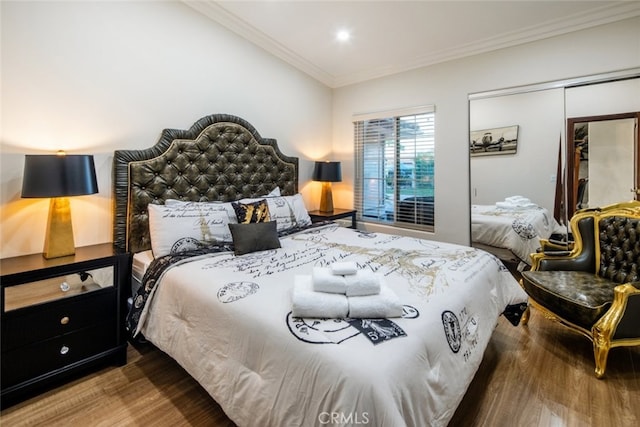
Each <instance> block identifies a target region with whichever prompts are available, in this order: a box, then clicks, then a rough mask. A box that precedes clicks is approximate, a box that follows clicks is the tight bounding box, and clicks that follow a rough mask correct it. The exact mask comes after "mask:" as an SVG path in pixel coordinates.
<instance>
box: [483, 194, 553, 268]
mask: <svg viewBox="0 0 640 427" xmlns="http://www.w3.org/2000/svg"><path fill="white" fill-rule="evenodd" d="M559 231H562V230H561V229H560V226H559V224H558V223H557V221H556V220H555V218H553V216H552V215H550V214H549V211H548V210H547V209H545V208H542V207H539V206H534V207H527V208H514V209H502V208H499V207H496V205H473V206H472V207H471V241H472V242H474V243H482V244H485V245H489V246H495V247H498V248H505V249H509V250H510V251H511V252H513V253H514V254H515V255H516V256H517V257H518V258H520V259H521V260H522V261H524V262H526V263H527V264H531V257H530V256H531V254H532V253H535V252H536V251H537V250H538V248H539V247H540V239H548V238H549V237H550V236H551V234H552V233H555V232H559Z"/></svg>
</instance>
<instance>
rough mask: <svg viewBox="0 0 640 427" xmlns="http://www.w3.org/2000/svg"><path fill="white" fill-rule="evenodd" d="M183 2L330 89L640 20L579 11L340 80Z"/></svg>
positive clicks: (231, 20) (211, 8) (626, 14)
mask: <svg viewBox="0 0 640 427" xmlns="http://www.w3.org/2000/svg"><path fill="white" fill-rule="evenodd" d="M182 2H183V3H184V4H186V5H188V6H189V7H191V8H193V9H194V10H196V11H198V12H200V13H202V14H203V15H205V16H207V17H208V18H210V19H212V20H213V21H215V22H217V23H218V24H220V25H222V26H223V27H225V28H227V29H228V30H230V31H232V32H234V33H236V34H238V35H239V36H241V37H243V38H244V39H246V40H248V41H250V42H252V43H254V44H255V45H257V46H259V47H261V48H262V49H264V50H266V51H267V52H269V53H271V54H272V55H274V56H276V57H278V58H280V59H281V60H283V61H285V62H286V63H288V64H290V65H292V66H293V67H295V68H297V69H298V70H300V71H302V72H304V73H306V74H308V75H309V76H311V77H313V78H314V79H316V80H318V81H320V82H321V83H323V84H325V85H326V86H328V87H330V88H337V87H341V86H347V85H350V84H356V83H361V82H364V81H367V80H373V79H376V78H380V77H385V76H388V75H392V74H397V73H401V72H404V71H409V70H414V69H417V68H422V67H426V66H429V65H434V64H437V63H441V62H446V61H451V60H454V59H460V58H463V57H467V56H472V55H477V54H481V53H486V52H490V51H494V50H498V49H504V48H508V47H513V46H517V45H520V44H524V43H529V42H533V41H537V40H543V39H546V38H550V37H554V36H559V35H563V34H568V33H571V32H575V31H579V30H584V29H587V28H591V27H596V26H599V25H605V24H609V23H612V22H617V21H621V20H624V19H629V18H634V17H637V16H640V2H638V1H622V2H619V3H617V4H614V5H605V6H601V7H599V8H594V9H590V10H587V11H578V12H576V13H575V14H573V15H572V16H570V17H567V18H561V19H560V18H559V19H555V20H552V21H547V22H545V23H544V24H540V25H532V26H529V27H524V28H521V29H519V30H517V31H512V32H509V33H505V34H502V35H500V36H497V37H489V38H485V39H481V40H477V41H474V42H472V43H467V44H463V45H459V46H456V47H454V48H451V49H444V50H440V51H435V52H430V53H428V54H425V55H423V56H420V57H418V58H416V59H414V60H412V61H410V62H406V63H401V64H395V65H393V66H388V67H379V68H375V69H368V70H366V71H363V72H360V73H352V74H345V75H338V76H336V75H332V74H330V73H327V72H326V71H324V70H322V69H321V68H320V67H318V66H317V65H315V64H313V63H311V62H309V61H307V60H305V59H304V58H302V57H300V56H299V55H297V54H296V53H295V52H293V51H291V50H290V49H288V48H287V47H285V46H284V45H282V44H281V43H279V42H278V41H276V40H274V39H272V38H271V37H269V36H268V35H266V34H265V33H263V32H261V31H259V30H257V29H256V28H254V27H253V26H251V25H250V24H248V23H247V22H245V21H243V20H242V19H240V18H239V17H237V16H236V15H234V14H232V13H230V12H228V11H227V10H226V9H225V8H223V7H222V6H220V5H219V4H217V2H216V1H215V0H182Z"/></svg>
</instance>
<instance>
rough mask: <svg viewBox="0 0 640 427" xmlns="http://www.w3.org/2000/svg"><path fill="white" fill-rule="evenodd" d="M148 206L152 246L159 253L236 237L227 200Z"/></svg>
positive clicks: (163, 253) (158, 254)
mask: <svg viewBox="0 0 640 427" xmlns="http://www.w3.org/2000/svg"><path fill="white" fill-rule="evenodd" d="M148 210H149V234H150V237H151V249H152V250H153V255H154V256H155V257H160V256H164V255H168V254H172V253H178V252H184V251H186V250H190V249H196V248H198V247H202V246H208V245H211V244H214V243H220V242H231V241H232V237H231V232H230V231H229V222H230V221H229V214H228V212H227V210H226V209H225V206H223V204H219V203H218V204H214V203H196V202H178V203H175V204H170V205H155V204H149V206H148ZM234 216H235V212H234ZM234 219H235V218H234ZM235 222H237V221H235Z"/></svg>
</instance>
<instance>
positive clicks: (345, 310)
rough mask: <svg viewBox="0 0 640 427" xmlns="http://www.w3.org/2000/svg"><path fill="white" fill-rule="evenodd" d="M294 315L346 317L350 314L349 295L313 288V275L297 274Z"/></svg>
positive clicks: (294, 284)
mask: <svg viewBox="0 0 640 427" xmlns="http://www.w3.org/2000/svg"><path fill="white" fill-rule="evenodd" d="M291 311H292V313H291V314H292V315H293V316H294V317H320V318H337V319H341V318H345V317H347V315H348V314H349V302H348V301H347V296H346V295H343V294H336V293H330V292H316V291H314V290H313V283H312V279H311V276H309V275H298V276H295V279H294V283H293V307H292V310H291Z"/></svg>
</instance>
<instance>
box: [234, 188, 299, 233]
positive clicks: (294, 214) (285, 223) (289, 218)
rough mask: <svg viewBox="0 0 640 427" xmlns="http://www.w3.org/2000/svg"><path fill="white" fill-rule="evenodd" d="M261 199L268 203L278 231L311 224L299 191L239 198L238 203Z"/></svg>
mask: <svg viewBox="0 0 640 427" xmlns="http://www.w3.org/2000/svg"><path fill="white" fill-rule="evenodd" d="M263 199H264V200H266V201H267V205H269V215H270V216H271V220H272V221H274V220H275V221H277V222H278V231H283V230H289V229H291V228H294V227H307V226H309V225H311V218H310V217H309V214H308V213H307V208H306V207H305V205H304V201H303V200H302V195H301V194H300V193H298V194H296V195H294V196H279V197H260V198H251V199H241V200H240V203H251V202H256V201H258V200H263Z"/></svg>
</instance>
